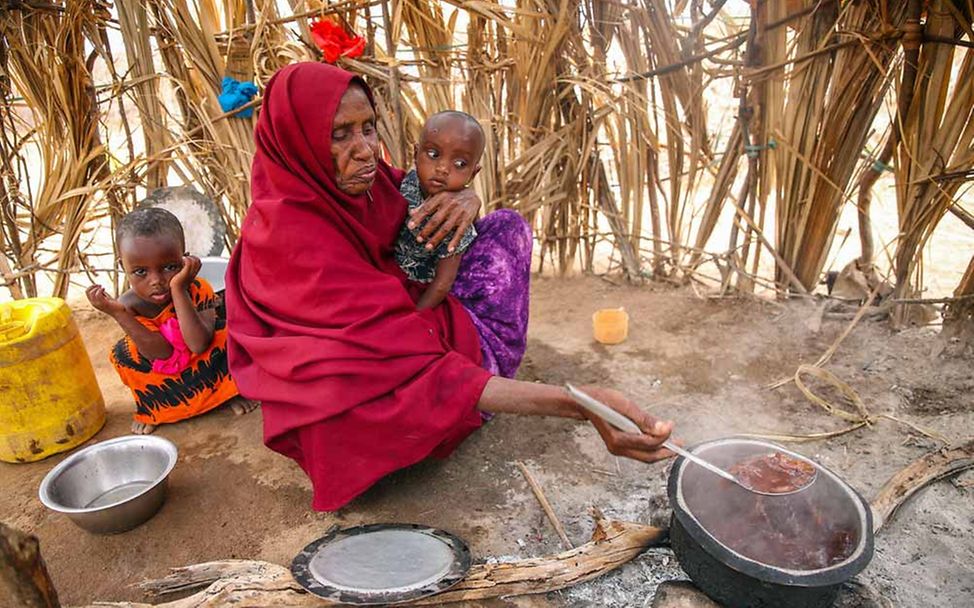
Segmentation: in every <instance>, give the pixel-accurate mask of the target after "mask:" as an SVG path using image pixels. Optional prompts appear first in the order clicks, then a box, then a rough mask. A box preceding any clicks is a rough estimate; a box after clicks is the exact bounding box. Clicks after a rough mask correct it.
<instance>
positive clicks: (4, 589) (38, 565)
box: [0, 523, 61, 608]
mask: <svg viewBox="0 0 974 608" xmlns="http://www.w3.org/2000/svg"><path fill="white" fill-rule="evenodd" d="M0 598H6V599H9V600H11V602H12V605H13V606H23V607H24V608H58V607H59V606H60V605H61V604H60V603H58V599H57V591H56V590H55V589H54V583H52V582H51V577H50V576H49V575H48V574H47V567H45V566H44V560H43V559H42V558H41V552H40V548H39V544H38V542H37V537H35V536H30V535H28V534H24V533H23V532H21V531H20V530H17V529H16V528H11V527H9V526H7V525H5V524H3V523H0Z"/></svg>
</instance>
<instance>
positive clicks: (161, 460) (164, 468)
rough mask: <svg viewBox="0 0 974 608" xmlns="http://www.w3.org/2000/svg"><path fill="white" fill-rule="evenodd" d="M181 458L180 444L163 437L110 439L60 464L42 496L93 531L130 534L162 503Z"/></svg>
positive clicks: (50, 505)
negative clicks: (171, 476) (170, 475)
mask: <svg viewBox="0 0 974 608" xmlns="http://www.w3.org/2000/svg"><path fill="white" fill-rule="evenodd" d="M176 457H177V450H176V446H175V445H173V443H172V442H171V441H169V440H168V439H163V438H162V437H155V436H148V435H128V436H125V437H118V438H116V439H110V440H108V441H104V442H102V443H98V444H95V445H93V446H89V447H87V448H85V449H83V450H81V451H79V452H76V453H75V454H72V455H71V456H69V457H68V458H66V459H65V460H64V461H62V462H61V463H60V464H58V465H57V466H56V467H54V468H53V469H52V470H51V472H50V473H48V474H47V475H46V476H45V477H44V480H43V481H42V482H41V487H40V491H39V495H40V500H41V502H42V503H43V504H44V506H46V507H47V508H49V509H51V510H53V511H57V512H59V513H64V514H66V515H67V516H68V517H69V518H71V520H72V521H73V522H74V523H76V524H77V525H79V526H81V527H82V528H84V529H85V530H88V531H90V532H96V533H100V534H111V533H115V532H124V531H125V530H130V529H132V528H134V527H136V526H138V525H139V524H141V523H143V522H144V521H146V520H148V519H149V518H150V517H152V516H153V515H155V513H156V511H158V510H159V507H161V506H162V503H163V501H164V500H165V496H166V485H167V480H168V477H169V473H170V472H171V471H172V469H173V467H174V466H176Z"/></svg>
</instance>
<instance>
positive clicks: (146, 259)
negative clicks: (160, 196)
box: [118, 234, 183, 306]
mask: <svg viewBox="0 0 974 608" xmlns="http://www.w3.org/2000/svg"><path fill="white" fill-rule="evenodd" d="M118 249H119V257H121V258H122V267H123V268H124V269H125V275H126V276H127V277H128V280H129V285H131V286H132V291H134V292H135V295H137V296H138V297H139V298H141V299H142V300H143V301H145V302H151V303H153V304H156V305H158V306H164V305H166V304H168V303H169V301H170V300H172V294H171V293H170V291H169V282H170V281H171V280H172V278H173V277H174V276H176V274H177V273H178V272H179V271H180V270H181V269H182V267H183V244H182V243H180V242H179V241H178V239H176V238H175V237H172V236H170V235H162V234H161V235H158V236H127V237H124V238H122V240H121V241H120V242H119V244H118Z"/></svg>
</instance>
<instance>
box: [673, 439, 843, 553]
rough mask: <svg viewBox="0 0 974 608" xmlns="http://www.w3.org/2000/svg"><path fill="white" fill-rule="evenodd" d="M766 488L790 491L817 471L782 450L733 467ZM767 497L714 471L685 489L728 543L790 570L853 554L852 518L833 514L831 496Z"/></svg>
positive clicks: (692, 506) (693, 507) (698, 513)
mask: <svg viewBox="0 0 974 608" xmlns="http://www.w3.org/2000/svg"><path fill="white" fill-rule="evenodd" d="M730 472H731V473H732V474H733V475H735V476H737V478H738V479H739V480H741V481H742V482H743V483H744V484H746V485H748V487H751V488H753V489H755V490H758V491H761V492H771V493H780V492H789V491H791V490H794V489H798V488H801V487H803V486H805V485H807V484H808V483H809V481H810V480H811V478H812V477H814V476H815V468H814V466H813V465H811V464H810V463H808V462H805V461H803V460H799V459H795V458H792V457H789V456H786V455H785V454H782V453H780V452H776V453H771V454H762V455H758V456H751V457H748V458H746V459H744V460H742V461H740V462H738V463H737V464H735V465H734V466H732V467H731V468H730ZM815 485H817V484H813V486H810V487H809V488H808V489H806V490H804V491H802V492H796V493H794V494H786V495H781V496H766V495H762V494H755V493H753V492H748V491H747V490H744V489H742V488H739V487H737V486H736V485H735V484H732V483H731V482H729V481H726V480H723V479H719V478H717V477H715V476H713V475H694V476H693V482H692V483H687V484H685V485H684V488H683V494H684V497H685V500H686V502H687V505H688V507H689V510H690V512H691V513H692V514H693V515H694V516H695V517H696V518H697V520H698V521H699V522H700V524H701V525H702V526H703V527H704V528H705V529H706V530H707V531H708V532H710V534H711V535H712V536H713V537H714V538H716V539H717V540H718V541H720V542H721V543H722V544H723V545H724V546H726V547H727V548H729V549H731V550H733V551H735V552H737V553H740V554H741V555H744V556H746V557H748V558H750V559H753V560H755V561H758V562H761V563H763V564H766V565H769V566H774V567H777V568H786V569H789V570H817V569H820V568H827V567H829V566H831V565H833V564H837V563H839V562H841V561H844V560H845V559H846V558H848V557H849V556H850V555H851V554H852V552H853V551H854V550H855V548H856V545H857V543H858V541H859V538H858V532H857V530H856V528H855V527H853V525H852V524H851V522H849V520H848V518H847V517H844V516H839V515H840V514H838V513H832V512H831V511H830V507H831V506H832V505H833V504H835V502H834V501H830V500H829V499H828V496H827V495H823V494H822V493H821V492H818V491H812V488H813V487H814V486H815Z"/></svg>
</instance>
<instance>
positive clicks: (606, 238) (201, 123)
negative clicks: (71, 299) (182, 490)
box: [0, 0, 974, 320]
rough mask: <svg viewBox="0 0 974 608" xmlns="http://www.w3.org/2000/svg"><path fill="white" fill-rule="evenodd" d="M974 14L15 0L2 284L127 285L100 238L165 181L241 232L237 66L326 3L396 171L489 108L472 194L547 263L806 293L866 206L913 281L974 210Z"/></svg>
mask: <svg viewBox="0 0 974 608" xmlns="http://www.w3.org/2000/svg"><path fill="white" fill-rule="evenodd" d="M742 10H743V13H742V12H741V11H742ZM735 11H736V12H735ZM972 12H974V10H972V4H971V2H970V1H969V0H908V1H895V2H894V1H893V0H854V1H848V0H843V1H838V0H789V1H787V2H786V1H777V0H775V1H772V0H750V1H749V2H748V3H744V2H742V1H741V0H737V1H736V2H735V1H734V0H730V1H728V0H706V1H705V0H638V1H636V0H633V1H626V2H622V1H617V0H505V1H496V0H448V1H442V2H435V1H418V0H415V1H406V0H345V1H338V2H325V1H323V0H289V2H283V1H281V2H277V1H275V0H115V3H114V5H109V4H107V3H104V2H100V1H96V0H72V1H66V0H0V97H2V103H0V124H2V125H3V133H2V137H0V177H2V179H0V206H2V207H0V212H2V219H0V222H2V227H3V230H2V241H0V249H2V253H3V255H0V275H2V277H3V280H4V283H5V284H6V286H7V288H8V289H9V290H10V293H11V294H12V296H13V297H22V296H29V295H35V294H38V293H39V281H38V278H39V276H42V275H43V276H53V277H54V280H53V292H54V293H55V294H58V295H64V294H66V293H67V289H68V286H69V284H70V281H71V280H75V279H83V275H84V274H85V273H88V274H89V275H91V274H92V273H96V272H107V273H109V274H110V275H111V278H112V280H115V281H116V284H118V280H119V279H118V277H117V275H116V274H115V272H114V268H115V266H114V263H113V256H112V252H111V251H110V250H108V249H107V247H108V245H107V243H109V242H110V239H107V238H105V236H104V235H106V234H108V232H107V231H108V230H109V229H110V226H111V221H112V219H113V218H117V217H118V216H119V214H121V213H124V212H125V210H127V209H129V208H130V207H131V206H132V205H133V204H134V203H135V202H136V201H138V200H139V199H140V198H141V197H143V196H144V195H145V194H146V192H147V191H149V190H152V189H154V188H157V187H160V186H163V185H179V184H181V183H187V184H192V185H193V186H194V187H196V188H197V189H200V190H202V191H203V192H205V193H206V194H207V195H208V196H210V197H212V198H213V199H214V200H216V201H218V202H219V204H220V207H221V209H222V210H223V213H224V215H225V219H226V221H227V225H228V226H229V231H228V235H227V239H228V245H231V246H232V244H233V242H234V240H235V239H236V236H237V229H238V227H239V224H240V221H241V219H242V217H243V214H244V213H245V211H246V209H247V206H248V202H249V171H250V166H249V164H250V158H251V154H252V152H253V143H252V140H251V130H252V128H253V123H254V120H255V118H240V117H236V116H229V115H228V114H227V113H225V112H224V111H223V110H222V109H221V107H220V105H219V104H218V102H217V96H218V95H219V93H220V87H221V81H222V79H223V77H224V76H232V77H234V78H236V79H238V80H244V81H253V82H255V83H256V84H257V85H258V87H261V86H262V85H263V84H264V83H266V82H267V80H268V78H269V77H270V75H271V74H273V72H274V71H275V70H276V69H278V68H279V67H281V66H283V65H286V64H288V63H290V62H294V61H306V60H320V59H321V52H320V50H319V48H318V47H317V46H316V45H315V42H314V38H313V36H312V32H311V24H312V23H313V22H314V21H315V20H317V19H331V20H334V21H336V22H337V23H339V24H341V25H342V26H343V27H345V28H346V29H347V30H348V31H349V32H353V33H356V34H358V35H360V36H362V37H363V38H365V41H366V46H365V51H364V53H363V54H362V55H361V56H359V57H357V58H355V59H350V58H343V59H340V60H339V63H340V64H341V65H343V66H344V67H346V68H348V69H351V70H354V71H357V72H359V73H362V74H363V75H365V77H366V78H367V79H368V80H369V81H370V82H371V83H372V84H373V86H374V88H375V90H376V92H377V98H378V103H379V110H380V135H381V137H382V140H383V142H384V143H385V145H386V147H387V148H388V153H389V156H390V158H391V159H392V161H393V162H394V163H396V164H398V165H400V166H405V165H408V164H409V162H410V152H409V151H410V150H411V144H412V142H413V140H414V137H415V134H416V132H417V130H418V126H419V124H420V123H421V121H422V120H423V118H424V117H425V116H426V115H428V114H429V113H431V112H434V111H437V110H440V109H444V108H462V109H464V110H466V111H468V112H470V113H472V114H474V115H475V116H477V117H478V118H479V119H480V120H481V122H482V123H483V125H484V126H485V128H486V129H487V132H488V145H487V152H486V154H485V159H484V169H483V171H482V172H481V174H480V176H479V177H478V181H477V184H476V187H477V188H478V190H479V192H480V193H481V194H482V197H483V198H484V200H485V201H487V202H488V205H489V206H490V207H513V208H515V209H517V210H518V211H520V212H521V213H522V214H524V215H525V216H526V217H528V218H530V219H531V220H532V221H533V222H534V226H535V229H536V234H537V238H538V242H539V244H540V262H539V266H540V268H541V269H542V270H544V269H552V268H553V269H555V270H556V271H568V270H572V269H581V270H586V271H595V270H602V271H605V270H608V271H621V272H622V273H624V274H625V275H626V276H627V277H628V278H629V279H631V280H634V281H641V280H664V281H670V282H677V283H680V282H686V281H691V280H704V277H706V276H709V275H708V274H707V272H704V271H703V270H702V268H704V267H705V266H709V267H710V268H711V269H716V270H715V272H711V275H713V274H715V275H716V277H715V278H716V283H717V285H716V286H717V287H719V288H720V289H722V290H724V291H746V292H750V291H754V290H755V289H760V288H770V289H774V290H775V291H777V292H778V293H806V292H811V291H812V290H814V289H815V288H816V286H817V285H818V284H819V281H820V278H821V275H822V272H823V268H824V267H825V265H826V263H827V257H828V255H829V252H830V249H831V248H832V245H833V239H835V237H836V227H837V223H838V219H839V216H840V214H841V212H842V210H843V209H844V208H845V207H847V206H849V205H856V206H858V209H859V217H860V239H861V241H862V255H861V258H860V260H859V262H858V266H859V270H861V271H862V272H863V273H864V276H867V277H870V278H871V279H870V280H871V281H872V282H873V283H875V282H877V281H880V280H881V279H882V277H881V276H880V275H883V274H885V275H887V276H888V280H889V281H890V282H891V283H892V284H893V285H894V286H895V292H894V297H896V298H900V299H905V298H911V297H915V296H916V295H917V294H918V293H920V291H921V290H922V286H923V276H924V275H923V272H922V270H923V263H922V253H923V249H924V245H925V243H926V242H927V241H928V240H929V239H930V237H931V235H932V234H933V233H934V231H935V230H936V228H937V226H938V223H939V222H940V220H941V218H943V217H944V215H945V214H947V213H954V214H955V215H957V216H958V217H961V218H963V219H964V220H965V221H966V222H968V223H969V225H971V226H972V227H974V221H972V218H971V216H970V214H969V213H968V211H967V210H965V209H964V206H963V204H961V201H960V199H961V197H962V195H963V194H964V193H965V192H966V185H967V184H968V183H969V182H970V180H971V175H972V168H974V119H972V107H974V51H972V46H974V45H972V42H974V31H972V25H971V24H972V19H971V15H972ZM259 103H260V101H259V94H258V97H257V98H256V99H255V100H254V102H252V105H255V106H258V112H259ZM724 107H731V108H733V111H732V112H731V113H730V114H729V115H724V116H721V115H720V111H721V108H724ZM884 172H892V175H893V178H894V179H895V192H896V203H897V205H896V206H897V212H898V218H899V219H898V221H899V226H900V234H899V235H898V237H897V238H896V239H895V240H894V241H893V242H890V243H882V244H881V245H882V251H881V252H877V247H876V246H875V245H874V243H873V240H874V238H873V231H872V229H871V226H870V221H869V220H870V201H871V200H872V197H871V195H870V192H871V190H872V189H873V187H874V184H875V182H876V180H877V178H878V177H879V176H880V175H881V174H883V173H884ZM883 256H885V257H883ZM876 258H879V259H878V260H877V259H876ZM601 259H607V260H609V263H608V267H606V266H605V265H604V264H601V265H600V264H599V261H600V260H601ZM874 263H877V264H878V266H874ZM877 269H878V272H877ZM965 280H966V279H965ZM968 282H969V281H968ZM958 289H966V286H965V285H961V286H959V287H958ZM965 293H966V292H965ZM899 314H900V315H901V317H902V318H905V317H903V315H905V313H899ZM901 320H902V319H901Z"/></svg>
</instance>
